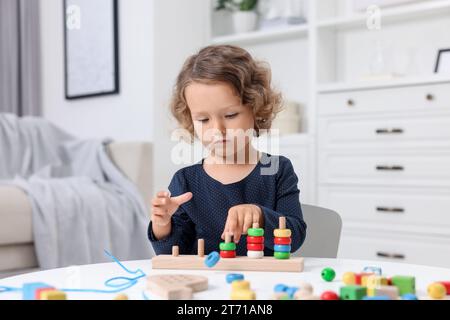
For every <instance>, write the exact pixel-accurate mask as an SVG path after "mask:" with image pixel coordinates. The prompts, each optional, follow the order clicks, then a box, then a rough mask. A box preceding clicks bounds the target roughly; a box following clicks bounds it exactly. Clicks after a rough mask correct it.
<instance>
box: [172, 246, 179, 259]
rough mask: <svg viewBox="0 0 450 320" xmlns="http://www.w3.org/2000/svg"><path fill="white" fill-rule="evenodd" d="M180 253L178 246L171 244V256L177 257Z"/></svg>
mask: <svg viewBox="0 0 450 320" xmlns="http://www.w3.org/2000/svg"><path fill="white" fill-rule="evenodd" d="M179 255H180V248H179V247H178V246H172V257H178V256H179Z"/></svg>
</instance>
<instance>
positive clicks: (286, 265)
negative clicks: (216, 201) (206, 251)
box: [152, 254, 304, 272]
mask: <svg viewBox="0 0 450 320" xmlns="http://www.w3.org/2000/svg"><path fill="white" fill-rule="evenodd" d="M205 258H206V256H205V257H199V256H196V255H179V256H176V257H174V256H172V255H168V254H167V255H165V254H162V255H159V256H155V257H153V258H152V268H153V269H177V270H178V269H191V270H227V271H267V272H302V271H303V262H304V259H303V258H299V257H294V258H290V259H286V260H281V259H280V260H279V259H275V258H274V257H263V258H262V259H250V258H248V257H236V258H231V259H223V258H222V259H220V260H219V262H218V263H217V264H216V265H215V266H214V267H212V268H208V267H207V266H206V265H205Z"/></svg>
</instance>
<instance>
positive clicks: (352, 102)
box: [347, 99, 355, 107]
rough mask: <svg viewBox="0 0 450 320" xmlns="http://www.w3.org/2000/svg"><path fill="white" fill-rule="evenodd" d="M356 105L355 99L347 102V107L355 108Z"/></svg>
mask: <svg viewBox="0 0 450 320" xmlns="http://www.w3.org/2000/svg"><path fill="white" fill-rule="evenodd" d="M354 105H355V101H354V100H353V99H348V100H347V106H349V107H353V106H354Z"/></svg>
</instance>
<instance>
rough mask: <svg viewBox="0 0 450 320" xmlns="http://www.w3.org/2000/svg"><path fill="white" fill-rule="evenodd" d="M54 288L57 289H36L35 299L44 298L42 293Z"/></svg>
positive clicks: (51, 288)
mask: <svg viewBox="0 0 450 320" xmlns="http://www.w3.org/2000/svg"><path fill="white" fill-rule="evenodd" d="M52 290H56V289H55V288H53V287H44V288H39V289H36V291H35V294H34V299H36V300H42V294H43V293H44V292H45V291H52Z"/></svg>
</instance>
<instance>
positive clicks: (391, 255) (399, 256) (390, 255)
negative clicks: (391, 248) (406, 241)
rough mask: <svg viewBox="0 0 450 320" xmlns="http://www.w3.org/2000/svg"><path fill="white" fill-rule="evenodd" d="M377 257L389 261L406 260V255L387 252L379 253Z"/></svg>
mask: <svg viewBox="0 0 450 320" xmlns="http://www.w3.org/2000/svg"><path fill="white" fill-rule="evenodd" d="M377 257H379V258H388V259H396V260H404V259H405V255H404V254H400V253H387V252H381V251H378V252H377Z"/></svg>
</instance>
